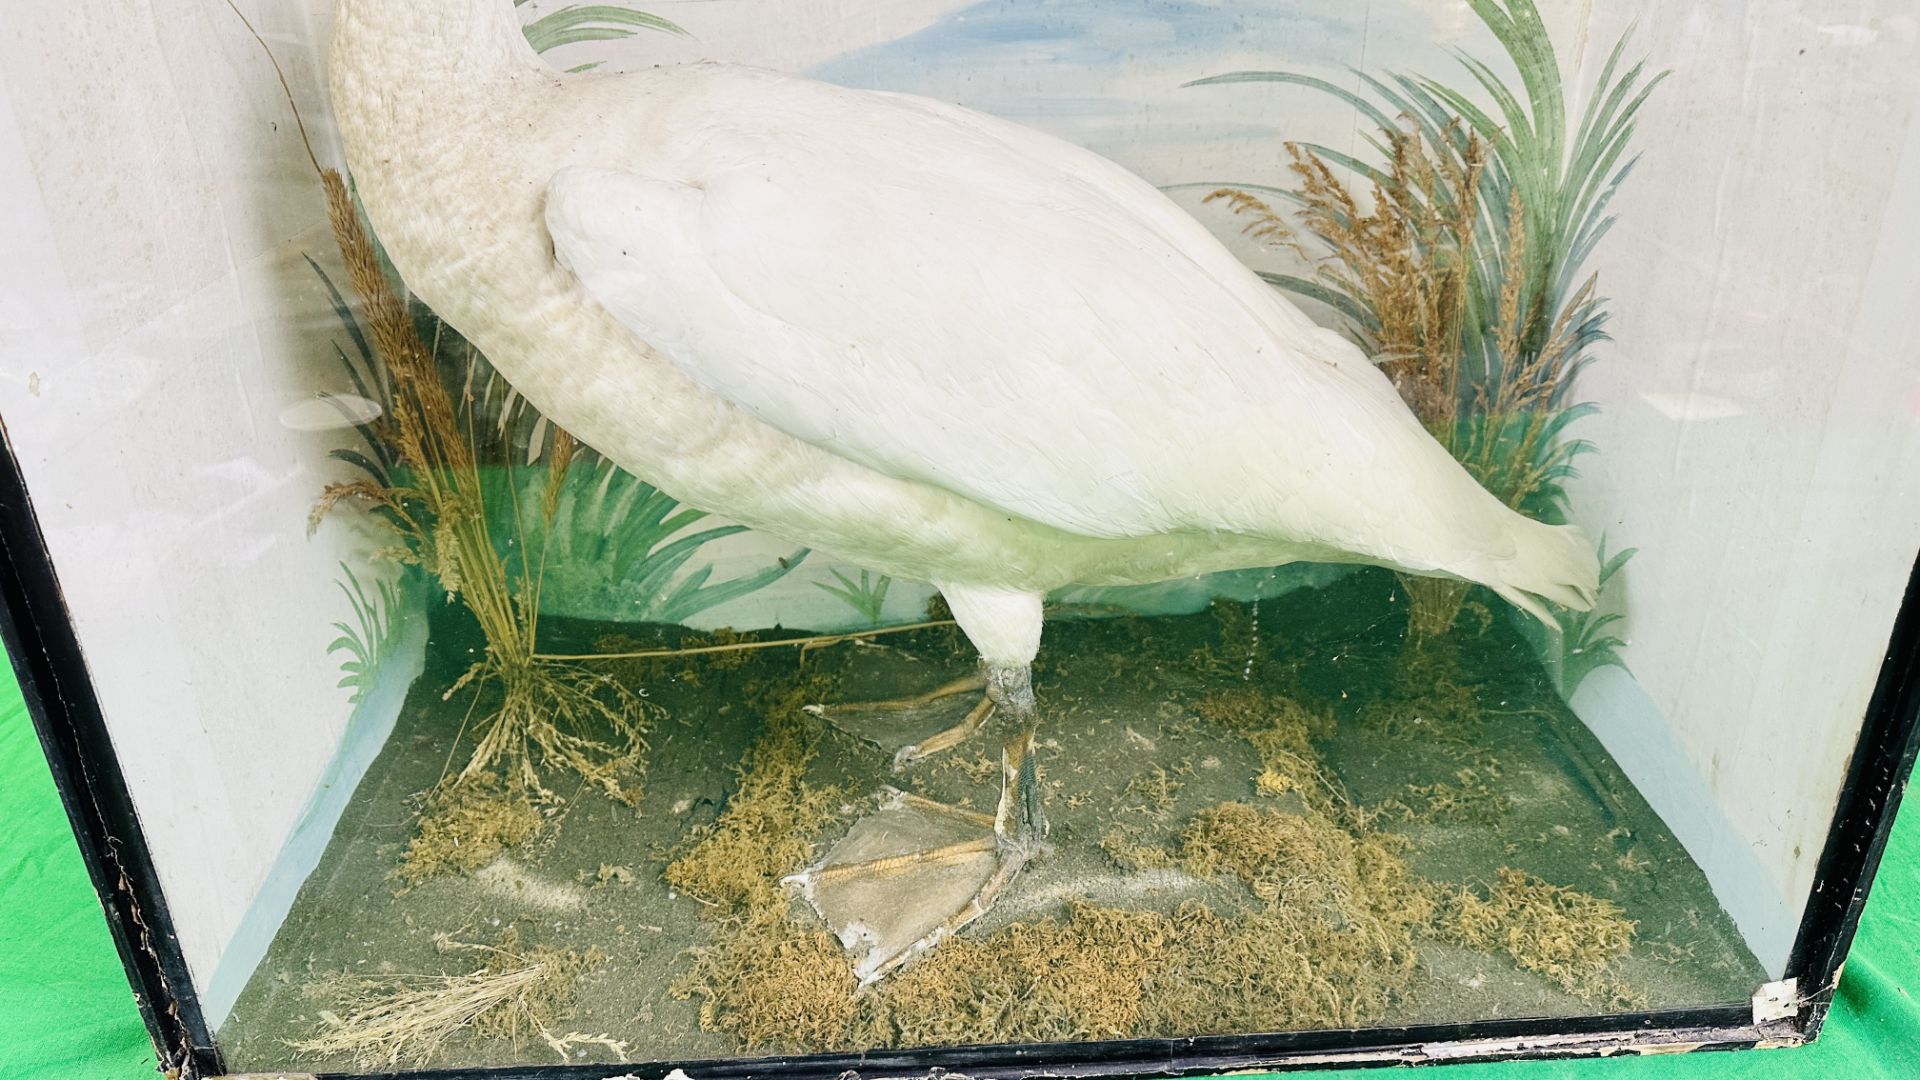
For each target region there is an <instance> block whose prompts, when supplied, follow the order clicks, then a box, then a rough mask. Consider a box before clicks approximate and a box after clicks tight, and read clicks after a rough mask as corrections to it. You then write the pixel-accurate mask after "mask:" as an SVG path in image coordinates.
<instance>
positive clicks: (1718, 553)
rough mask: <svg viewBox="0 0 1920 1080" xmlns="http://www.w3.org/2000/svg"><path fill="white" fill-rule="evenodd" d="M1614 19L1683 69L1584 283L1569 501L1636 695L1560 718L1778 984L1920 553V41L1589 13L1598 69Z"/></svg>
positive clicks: (1592, 688)
mask: <svg viewBox="0 0 1920 1080" xmlns="http://www.w3.org/2000/svg"><path fill="white" fill-rule="evenodd" d="M1633 19H1637V20H1638V23H1639V27H1638V31H1637V33H1636V38H1635V40H1636V43H1637V46H1638V48H1639V49H1641V50H1646V51H1649V52H1651V53H1652V55H1653V57H1654V60H1655V62H1656V64H1657V65H1659V66H1665V67H1671V68H1672V69H1673V75H1672V77H1671V78H1670V79H1669V80H1668V82H1667V83H1666V84H1665V85H1664V86H1662V87H1661V88H1660V90H1659V91H1658V92H1657V97H1656V98H1655V99H1654V100H1653V102H1652V103H1651V104H1650V105H1649V106H1648V109H1647V113H1646V118H1645V119H1644V120H1643V122H1642V124H1641V127H1640V137H1639V139H1638V145H1639V146H1640V148H1641V149H1642V150H1644V152H1645V157H1644V159H1643V160H1642V162H1641V165H1640V167H1639V170H1638V171H1637V172H1636V173H1635V174H1634V176H1633V177H1632V179H1631V180H1630V182H1629V183H1630V187H1629V188H1628V189H1627V190H1626V191H1625V193H1624V194H1623V195H1622V197H1621V198H1620V199H1619V200H1618V202H1617V206H1616V208H1617V211H1618V213H1619V216H1620V223H1619V226H1618V227H1617V228H1616V229H1615V231H1614V233H1613V234H1612V235H1611V236H1610V237H1608V239H1607V240H1606V242H1605V243H1604V244H1603V246H1602V248H1601V255H1600V258H1599V259H1598V260H1597V262H1596V264H1595V265H1596V269H1598V270H1599V271H1600V281H1601V289H1602V291H1603V292H1605V293H1606V294H1608V295H1610V296H1611V297H1613V310H1614V311H1615V312H1616V313H1617V317H1616V319H1615V322H1614V323H1613V325H1612V330H1613V333H1614V336H1615V339H1616V340H1615V342H1614V344H1613V345H1611V346H1609V347H1607V348H1606V350H1605V354H1604V359H1603V360H1602V361H1601V362H1600V363H1598V364H1595V365H1594V366H1593V368H1592V369H1591V371H1590V374H1589V376H1588V377H1587V379H1586V381H1585V383H1584V384H1583V385H1582V387H1581V391H1582V393H1581V396H1582V397H1585V398H1591V399H1593V400H1596V401H1598V402H1599V403H1600V404H1601V405H1602V406H1603V408H1604V410H1605V411H1604V412H1603V413H1602V414H1601V415H1600V416H1598V417H1596V418H1594V419H1591V420H1588V421H1585V422H1583V424H1582V425H1581V427H1580V430H1579V432H1578V434H1580V435H1582V436H1584V437H1587V438H1590V439H1593V440H1595V441H1596V442H1597V443H1598V444H1599V445H1600V446H1601V448H1602V450H1601V452H1600V453H1599V454H1596V455H1593V456H1591V457H1588V458H1586V459H1584V461H1583V468H1584V469H1585V471H1586V477H1585V480H1584V482H1583V483H1581V484H1580V485H1579V487H1578V497H1577V503H1578V507H1579V511H1580V517H1581V518H1582V520H1583V522H1584V523H1585V524H1587V525H1588V526H1590V527H1592V528H1594V529H1596V530H1598V529H1605V530H1607V532H1608V534H1609V537H1610V539H1611V540H1612V542H1613V547H1614V548H1616V549H1618V548H1620V547H1624V546H1629V545H1631V546H1636V547H1638V548H1639V549H1640V552H1639V554H1638V555H1637V556H1636V557H1635V558H1634V559H1633V561H1632V562H1631V563H1630V564H1629V566H1628V568H1627V570H1626V571H1625V575H1624V581H1623V586H1624V597H1616V598H1615V601H1616V602H1619V603H1621V604H1622V609H1623V610H1624V611H1625V612H1626V613H1627V622H1626V624H1625V627H1626V636H1627V637H1628V639H1629V640H1630V641H1631V648H1630V649H1629V650H1628V651H1627V654H1626V656H1627V659H1628V662H1629V664H1630V665H1631V667H1632V673H1633V680H1627V679H1624V678H1622V677H1621V675H1620V673H1618V672H1608V673H1604V674H1603V675H1602V676H1596V678H1595V679H1594V680H1593V681H1591V682H1590V683H1589V684H1588V686H1587V687H1585V688H1583V692H1582V693H1581V694H1580V695H1579V696H1578V697H1577V698H1576V705H1577V706H1578V708H1579V709H1580V712H1581V714H1582V715H1583V716H1584V717H1585V718H1586V719H1587V720H1588V722H1589V723H1590V724H1591V725H1592V726H1593V727H1594V728H1595V730H1596V732H1597V733H1598V734H1599V735H1600V737H1601V738H1602V740H1603V741H1605V742H1606V743H1607V744H1608V746H1609V748H1610V749H1611V750H1612V751H1613V752H1614V753H1615V755H1616V756H1617V757H1619V758H1620V759H1621V760H1622V762H1623V763H1624V764H1626V765H1627V766H1628V768H1629V771H1630V772H1632V773H1633V774H1634V778H1635V780H1636V782H1637V783H1639V785H1640V786H1641V788H1642V790H1643V791H1644V792H1645V793H1646V794H1647V795H1648V797H1649V798H1650V799H1651V800H1652V801H1653V803H1654V805H1655V807H1656V808H1657V809H1660V810H1661V811H1662V812H1663V814H1664V816H1665V817H1666V819H1667V821H1668V823H1669V824H1670V825H1672V826H1673V827H1674V829H1675V831H1676V832H1677V833H1678V834H1679V835H1680V837H1681V839H1682V840H1683V841H1685V842H1686V843H1687V844H1688V846H1689V848H1690V849H1691V850H1692V851H1693V853H1694V855H1695V857H1696V859H1698V860H1699V861H1700V862H1701V863H1702V865H1703V866H1705V867H1706V868H1707V870H1708V871H1709V874H1710V876H1712V878H1713V880H1714V883H1715V886H1716V888H1717V890H1718V892H1719V894H1720V897H1721V900H1722V902H1723V903H1724V904H1725V905H1726V906H1727V908H1728V909H1729V911H1730V912H1731V913H1733V914H1734V915H1735V917H1736V918H1737V919H1738V920H1739V922H1740V923H1741V926H1742V928H1743V930H1744V931H1745V932H1746V933H1747V935H1748V938H1749V941H1750V944H1752V946H1753V947H1754V949H1755V951H1756V953H1757V954H1758V955H1759V956H1760V958H1761V959H1762V961H1763V962H1765V963H1766V964H1767V965H1768V966H1769V967H1772V968H1774V969H1775V970H1776V971H1777V970H1778V968H1779V967H1780V965H1781V964H1782V963H1784V961H1785V957H1786V952H1787V950H1788V949H1789V948H1790V946H1791V943H1792V938H1793V933H1794V929H1795V926H1796V924H1797V922H1798V919H1799V916H1800V913H1801V912H1802V911H1803V910H1804V908H1805V904H1806V898H1807V895H1808V891H1809V888H1810V887H1811V885H1812V882H1813V870H1814V866H1815V863H1816V861H1817V860H1818V859H1819V857H1820V854H1821V849H1822V844H1823V842H1824V840H1825V834H1826V830H1827V827H1828V824H1829V819H1830V817H1831V814H1832V811H1833V808H1834V803H1835V798H1836V796H1837V794H1838V791H1839V785H1840V781H1841V778H1842V775H1843V770H1844V768H1845V765H1846V761H1847V758H1848V755H1849V753H1850V752H1851V750H1852V748H1853V745H1854V740H1855V738H1856V735H1857V731H1858V724H1859V722H1860V719H1861V717H1862V715H1863V714H1864V712H1865V708H1866V704H1867V699H1868V696H1869V693H1870V691H1871V689H1872V686H1873V682H1874V678H1875V676H1876V674H1877V673H1878V671H1879V666H1880V662H1881V658H1882V655H1883V653H1884V651H1885V646H1886V642H1887V636H1888V633H1889V631H1890V629H1891V627H1892V622H1893V617H1894V612H1895V610H1896V608H1897V607H1898V604H1899V601H1900V596H1901V592H1902V589H1903V587H1904V585H1905V582H1906V577H1907V573H1908V571H1909V570H1910V569H1911V568H1912V566H1913V562H1914V556H1915V551H1916V548H1917V547H1920V484H1916V483H1915V482H1914V480H1913V477H1914V475H1915V472H1916V469H1920V363H1917V362H1916V359H1917V358H1920V329H1916V328H1917V327H1920V321H1916V319H1915V317H1914V304H1915V301H1916V299H1920V207H1916V200H1915V196H1916V194H1920V128H1916V127H1915V124H1914V121H1915V119H1916V117H1920V112H1916V105H1917V104H1920V100H1917V95H1920V63H1916V61H1917V60H1920V56H1917V55H1916V53H1917V52H1920V48H1917V42H1916V36H1917V33H1916V32H1917V31H1920V21H1916V19H1915V17H1914V15H1913V14H1912V7H1911V5H1907V4H1901V3H1877V2H1856V3H1844V4H1781V5H1764V6H1749V5H1732V4H1662V5H1654V4H1636V5H1631V9H1630V10H1615V9H1614V6H1613V5H1599V6H1597V7H1596V10H1595V12H1594V14H1593V24H1592V27H1591V29H1590V30H1589V32H1588V34H1587V51H1586V57H1585V59H1586V66H1587V68H1588V70H1589V71H1593V70H1597V67H1598V65H1599V63H1600V62H1602V61H1604V59H1605V56H1606V53H1605V50H1606V49H1608V48H1610V47H1611V45H1612V43H1613V41H1614V40H1615V38H1616V37H1617V35H1618V34H1619V33H1620V31H1621V30H1623V29H1625V28H1626V26H1627V24H1628V23H1629V21H1631V20H1633ZM1557 36H1558V35H1557ZM1561 40H1569V41H1570V40H1574V34H1573V33H1572V32H1569V33H1568V34H1567V35H1565V36H1564V37H1561ZM1634 681H1637V683H1638V686H1637V688H1636V687H1634V686H1633V682H1634Z"/></svg>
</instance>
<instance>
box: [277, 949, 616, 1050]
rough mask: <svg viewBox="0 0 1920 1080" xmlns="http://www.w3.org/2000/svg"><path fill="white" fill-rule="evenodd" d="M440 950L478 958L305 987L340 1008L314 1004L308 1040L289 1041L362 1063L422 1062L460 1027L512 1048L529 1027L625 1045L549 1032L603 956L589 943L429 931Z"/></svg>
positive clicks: (569, 1039)
mask: <svg viewBox="0 0 1920 1080" xmlns="http://www.w3.org/2000/svg"><path fill="white" fill-rule="evenodd" d="M436 944H437V945H439V947H440V948H441V950H442V951H446V952H470V953H477V954H479V955H480V956H482V957H483V964H482V966H481V967H480V968H478V969H476V970H474V971H471V972H468V973H467V974H464V975H405V976H397V977H394V978H390V979H355V978H351V977H340V978H335V979H330V980H323V981H321V982H319V983H316V984H314V986H312V987H310V988H309V991H310V992H311V993H313V994H314V995H315V996H320V997H327V998H331V999H333V1000H334V1002H335V1003H336V1005H335V1007H336V1008H337V1009H339V1010H341V1011H340V1012H335V1011H333V1010H322V1011H321V1013H320V1019H321V1027H320V1031H319V1033H318V1034H317V1035H315V1036H314V1037H313V1038H312V1039H307V1040H303V1041H300V1042H295V1043H293V1044H292V1046H293V1049H295V1050H297V1051H299V1052H300V1053H303V1054H315V1055H320V1056H333V1055H346V1056H351V1057H352V1058H353V1060H354V1061H355V1062H356V1063H358V1064H359V1065H361V1066H363V1067H366V1068H379V1067H382V1066H392V1065H398V1064H401V1063H403V1062H404V1063H405V1064H408V1065H413V1066H421V1065H425V1064H427V1063H428V1062H430V1061H431V1060H432V1059H433V1058H434V1057H435V1056H436V1055H438V1054H439V1052H440V1050H441V1048H442V1047H443V1046H444V1045H445V1044H446V1042H447V1040H448V1039H449V1038H451V1037H452V1036H454V1035H455V1034H457V1033H458V1032H461V1031H468V1032H471V1034H472V1036H473V1037H474V1038H476V1039H484V1040H495V1039H502V1040H506V1041H507V1042H509V1043H511V1044H512V1046H513V1047H514V1049H515V1050H518V1049H519V1048H520V1047H521V1046H522V1045H524V1044H525V1043H526V1041H527V1040H528V1039H529V1038H531V1037H532V1036H535V1035H538V1036H540V1037H541V1038H542V1039H544V1040H545V1041H546V1042H547V1043H548V1044H549V1045H553V1046H555V1047H556V1048H560V1047H563V1046H567V1045H572V1044H578V1043H582V1042H590V1043H598V1044H600V1045H602V1046H605V1047H607V1048H608V1049H610V1050H613V1051H614V1052H615V1053H616V1054H619V1053H620V1052H621V1051H622V1050H623V1049H624V1044H622V1043H619V1042H616V1041H614V1040H612V1039H608V1038H606V1037H605V1036H582V1035H579V1034H578V1033H575V1032H568V1033H566V1034H561V1035H556V1034H555V1033H554V1031H553V1027H554V1025H555V1024H556V1023H557V1022H558V1021H559V1020H561V1019H563V1018H564V1017H565V1016H566V1015H567V1013H569V1012H570V1011H571V1010H572V1008H573V1000H574V984H575V983H576V982H577V981H578V980H579V978H580V976H582V975H584V974H586V973H587V972H589V971H592V970H594V969H595V968H598V967H599V966H600V965H602V964H604V963H606V956H605V954H603V953H601V952H600V951H599V950H598V949H588V950H586V951H584V952H583V951H581V950H578V949H556V948H550V947H546V946H535V947H531V948H529V947H525V946H523V945H522V944H521V941H520V933H519V931H518V930H517V929H509V930H508V931H507V932H506V934H504V935H503V936H502V937H501V939H500V941H499V942H498V943H497V944H494V945H475V944H469V943H466V942H457V941H452V940H450V939H448V938H446V937H444V936H443V937H441V938H438V939H436Z"/></svg>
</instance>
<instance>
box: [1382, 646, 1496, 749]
mask: <svg viewBox="0 0 1920 1080" xmlns="http://www.w3.org/2000/svg"><path fill="white" fill-rule="evenodd" d="M1466 680H1467V673H1466V667H1465V665H1463V664H1462V663H1461V660H1460V651H1459V649H1458V648H1456V647H1454V645H1453V642H1452V640H1451V639H1447V638H1441V639H1438V640H1433V641H1429V642H1427V643H1426V644H1425V645H1424V646H1423V647H1421V648H1418V649H1409V650H1406V651H1404V652H1402V653H1401V654H1400V656H1399V657H1398V658H1397V659H1396V660H1395V662H1394V665H1393V678H1392V680H1391V681H1390V682H1389V683H1388V684H1387V685H1386V686H1385V687H1384V688H1383V689H1382V690H1381V692H1380V694H1379V695H1378V696H1377V697H1373V698H1370V699H1369V700H1367V701H1364V702H1363V703H1362V704H1361V705H1360V708H1359V710H1358V711H1357V712H1356V713H1355V717H1354V718H1355V720H1356V721H1357V722H1359V723H1360V724H1362V725H1365V726H1367V727H1372V728H1377V729H1379V730H1381V731H1385V732H1387V733H1388V734H1391V735H1401V736H1406V737H1409V738H1419V739H1426V740H1435V739H1438V740H1443V741H1451V742H1455V743H1458V742H1460V741H1462V740H1466V739H1468V738H1470V737H1471V736H1472V735H1473V734H1474V733H1475V732H1476V731H1477V729H1478V728H1479V726H1480V724H1481V722H1482V721H1483V720H1484V719H1485V714H1484V712H1483V711H1482V710H1481V707H1480V697H1479V695H1478V694H1476V693H1475V692H1474V688H1473V687H1472V685H1470V684H1469V683H1468V682H1467V681H1466Z"/></svg>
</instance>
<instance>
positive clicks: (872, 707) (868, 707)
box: [833, 672, 987, 713]
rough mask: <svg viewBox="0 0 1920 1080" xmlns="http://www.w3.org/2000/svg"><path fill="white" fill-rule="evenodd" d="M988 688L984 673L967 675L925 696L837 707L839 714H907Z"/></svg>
mask: <svg viewBox="0 0 1920 1080" xmlns="http://www.w3.org/2000/svg"><path fill="white" fill-rule="evenodd" d="M986 688H987V676H986V674H985V673H984V672H976V673H974V674H972V675H965V676H962V677H961V678H958V679H955V680H953V681H952V682H950V683H945V684H943V685H941V686H936V687H934V688H933V689H931V690H929V691H927V692H926V693H924V694H908V695H907V696H905V697H897V698H887V699H885V700H883V701H856V702H851V703H849V704H845V705H835V706H834V707H833V711H834V712H837V713H864V712H907V711H909V710H911V709H924V708H926V707H927V706H929V705H931V704H933V703H934V702H936V701H941V700H943V699H946V698H950V697H953V696H955V695H957V694H977V693H979V692H980V691H982V690H985V689H986Z"/></svg>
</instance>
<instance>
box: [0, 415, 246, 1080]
mask: <svg viewBox="0 0 1920 1080" xmlns="http://www.w3.org/2000/svg"><path fill="white" fill-rule="evenodd" d="M0 639H3V640H4V641H5V643H6V649H7V656H8V658H9V659H10V660H11V661H12V664H13V672H14V677H15V678H16V679H18V680H19V683H20V693H21V696H22V697H23V698H24V699H25V700H26V706H27V713H28V715H29V716H31V717H32V719H33V726H34V730H35V731H36V732H37V733H38V735H39V739H40V747H41V750H42V751H43V752H44V753H45V755H46V759H47V764H48V767H49V768H50V769H51V771H52V773H53V781H54V787H55V789H56V790H58V791H59V793H60V801H61V803H62V805H64V806H65V807H66V811H67V819H68V821H69V822H70V823H71V825H72V827H73V834H74V838H75V840H76V841H77V842H78V844H79V846H80V854H81V856H82V860H83V861H84V862H85V863H86V866H87V875H88V876H89V877H90V878H92V880H93V889H94V893H95V895H96V897H97V898H98V899H99V900H100V904H101V907H102V908H103V909H104V910H105V912H106V917H107V927H108V929H109V930H110V931H111V932H112V934H113V943H114V946H115V948H117V949H118V950H119V952H120V962H121V964H122V965H124V966H125V968H126V971H127V979H128V982H129V983H130V987H131V991H132V993H133V997H134V1000H135V1002H136V1003H137V1004H138V1005H139V1007H140V1014H141V1016H142V1018H143V1019H145V1020H146V1024H147V1034H148V1036H149V1037H150V1038H151V1039H152V1040H153V1045H154V1050H155V1053H156V1054H157V1056H158V1057H159V1061H160V1068H161V1069H162V1070H163V1071H165V1072H167V1073H168V1075H170V1076H176V1077H178V1078H180V1080H197V1078H198V1077H204V1076H215V1075H218V1074H220V1073H221V1072H222V1071H223V1068H222V1065H221V1061H220V1055H219V1052H218V1051H217V1050H216V1049H215V1047H214V1043H213V1037H212V1033H211V1032H209V1031H208V1030H207V1025H206V1020H205V1017H204V1016H203V1014H202V1013H201V1011H200V1004H199V1000H198V998H197V997H196V995H195V992H194V989H193V980H192V977H191V975H190V974H189V973H188V970H187V962H186V956H185V955H184V954H183V953H182V952H181V951H180V942H179V940H178V938H176V937H175V935H174V930H173V925H174V924H173V916H172V914H171V913H170V912H169V911H168V910H167V903H166V898H165V897H164V896H163V895H162V893H161V890H160V882H159V877H158V874H157V873H156V871H155V868H154V865H153V857H152V853H151V852H150V851H149V850H148V848H147V840H146V834H145V833H144V832H142V831H141V828H140V821H139V817H138V815H137V814H136V812H135V810H134V806H133V801H132V797H131V795H130V794H129V792H128V791H127V785H126V777H125V776H124V775H123V774H122V773H121V771H120V761H119V759H118V758H117V757H116V756H115V755H114V752H113V741H112V738H111V737H110V736H109V735H108V733H107V726H106V719H105V717H104V715H103V714H102V713H101V710H100V702H99V699H98V698H97V697H96V696H95V694H94V690H93V681H92V679H91V678H90V677H89V675H88V673H87V668H86V660H85V657H84V655H83V653H82V652H81V649H80V641H79V638H78V636H77V635H76V634H75V632H74V628H73V620H72V618H71V616H70V614H69V612H68V611H67V606H66V601H65V598H64V596H63V594H62V593H61V590H60V583H59V580H58V578H57V577H56V576H55V575H54V571H53V563H52V560H51V557H50V556H49V554H48V551H47V546H46V540H45V538H44V536H43V535H42V534H41V532H40V522H39V518H38V517H36V516H35V514H34V512H33V504H32V501H31V500H30V499H29V497H28V495H27V489H26V481H25V479H24V478H23V477H22V476H21V473H20V462H19V459H18V458H17V457H16V455H15V454H14V450H13V439H12V436H11V434H10V433H9V432H8V430H7V428H6V424H5V422H4V420H3V419H0Z"/></svg>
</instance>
